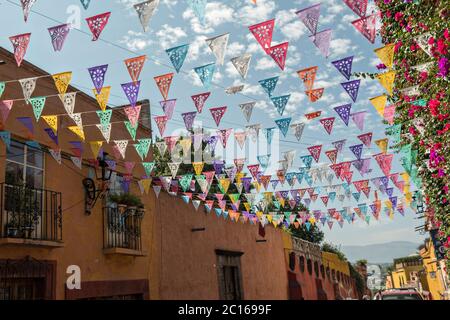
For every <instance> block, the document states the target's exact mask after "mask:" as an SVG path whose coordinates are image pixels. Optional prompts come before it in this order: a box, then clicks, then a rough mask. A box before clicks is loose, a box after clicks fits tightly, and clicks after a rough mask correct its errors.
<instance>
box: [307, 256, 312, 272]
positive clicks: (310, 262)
mask: <svg viewBox="0 0 450 320" xmlns="http://www.w3.org/2000/svg"><path fill="white" fill-rule="evenodd" d="M306 268H307V269H308V273H309V275H312V261H311V259H308V261H306Z"/></svg>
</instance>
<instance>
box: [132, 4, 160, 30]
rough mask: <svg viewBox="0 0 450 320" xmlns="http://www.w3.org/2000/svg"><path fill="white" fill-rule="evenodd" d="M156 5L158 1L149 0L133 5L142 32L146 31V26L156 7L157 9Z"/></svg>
mask: <svg viewBox="0 0 450 320" xmlns="http://www.w3.org/2000/svg"><path fill="white" fill-rule="evenodd" d="M158 4H159V0H149V1H144V2H140V3H136V4H135V5H134V9H135V10H136V12H137V14H138V17H139V21H140V22H141V25H142V28H143V29H144V32H147V31H148V24H149V22H150V19H151V17H152V16H153V14H154V13H155V10H156V7H158Z"/></svg>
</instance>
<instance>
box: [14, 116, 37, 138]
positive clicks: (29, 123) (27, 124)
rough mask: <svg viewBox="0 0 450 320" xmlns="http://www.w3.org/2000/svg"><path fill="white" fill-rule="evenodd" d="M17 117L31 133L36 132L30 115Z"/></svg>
mask: <svg viewBox="0 0 450 320" xmlns="http://www.w3.org/2000/svg"><path fill="white" fill-rule="evenodd" d="M16 119H17V121H19V122H20V123H22V124H23V125H24V126H25V127H26V128H27V129H28V131H30V132H31V134H34V128H33V122H32V120H31V118H30V117H19V118H16Z"/></svg>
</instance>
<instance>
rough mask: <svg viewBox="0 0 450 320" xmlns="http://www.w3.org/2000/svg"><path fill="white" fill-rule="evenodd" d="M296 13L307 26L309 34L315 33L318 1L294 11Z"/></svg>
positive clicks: (318, 7)
mask: <svg viewBox="0 0 450 320" xmlns="http://www.w3.org/2000/svg"><path fill="white" fill-rule="evenodd" d="M296 14H297V16H298V17H299V18H300V20H301V21H302V22H303V24H304V25H305V26H306V27H307V28H308V30H309V31H310V32H311V34H313V35H314V34H316V33H317V25H318V23H319V17H320V3H319V4H315V5H313V6H311V7H308V8H305V9H302V10H299V11H297V12H296Z"/></svg>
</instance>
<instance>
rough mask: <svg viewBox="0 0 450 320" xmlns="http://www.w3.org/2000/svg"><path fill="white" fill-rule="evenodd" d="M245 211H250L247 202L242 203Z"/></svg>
mask: <svg viewBox="0 0 450 320" xmlns="http://www.w3.org/2000/svg"><path fill="white" fill-rule="evenodd" d="M244 207H245V210H247V211H250V204H249V203H248V202H244Z"/></svg>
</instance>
